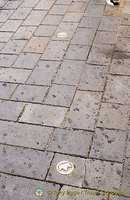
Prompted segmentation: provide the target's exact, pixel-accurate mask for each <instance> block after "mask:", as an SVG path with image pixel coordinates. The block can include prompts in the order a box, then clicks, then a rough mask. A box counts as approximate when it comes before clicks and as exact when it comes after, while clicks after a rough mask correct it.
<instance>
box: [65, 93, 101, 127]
mask: <svg viewBox="0 0 130 200" xmlns="http://www.w3.org/2000/svg"><path fill="white" fill-rule="evenodd" d="M99 102H100V93H97V92H88V91H77V93H76V95H75V98H74V100H73V103H72V105H71V107H70V112H69V114H68V116H67V119H66V121H65V123H64V127H71V128H78V129H86V130H94V126H95V120H96V115H97V112H98V108H99Z"/></svg>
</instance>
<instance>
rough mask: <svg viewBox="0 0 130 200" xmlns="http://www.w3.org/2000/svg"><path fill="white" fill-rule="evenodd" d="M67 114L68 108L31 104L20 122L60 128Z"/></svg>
mask: <svg viewBox="0 0 130 200" xmlns="http://www.w3.org/2000/svg"><path fill="white" fill-rule="evenodd" d="M66 112H67V108H61V107H56V106H47V105H37V104H29V105H28V106H27V107H26V109H25V111H24V113H23V115H22V117H21V119H20V122H28V123H32V124H41V125H46V126H55V127H60V125H61V123H62V122H63V120H64V117H65V114H66Z"/></svg>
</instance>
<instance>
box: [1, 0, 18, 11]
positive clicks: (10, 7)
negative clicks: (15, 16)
mask: <svg viewBox="0 0 130 200" xmlns="http://www.w3.org/2000/svg"><path fill="white" fill-rule="evenodd" d="M21 3H22V2H20V1H12V2H10V1H7V3H6V4H5V5H4V6H3V8H2V9H6V10H15V9H17V8H18V6H20V4H21Z"/></svg>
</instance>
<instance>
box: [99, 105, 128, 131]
mask: <svg viewBox="0 0 130 200" xmlns="http://www.w3.org/2000/svg"><path fill="white" fill-rule="evenodd" d="M97 126H98V127H103V128H109V129H120V130H124V131H127V130H128V107H127V106H126V105H118V104H110V103H102V106H101V110H100V114H99V119H98V123H97Z"/></svg>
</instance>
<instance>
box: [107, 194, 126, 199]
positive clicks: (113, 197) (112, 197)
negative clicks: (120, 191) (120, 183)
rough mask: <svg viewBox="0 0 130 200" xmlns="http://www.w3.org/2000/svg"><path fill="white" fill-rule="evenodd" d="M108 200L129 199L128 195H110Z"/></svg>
mask: <svg viewBox="0 0 130 200" xmlns="http://www.w3.org/2000/svg"><path fill="white" fill-rule="evenodd" d="M110 200H129V197H128V198H127V197H123V196H115V195H110Z"/></svg>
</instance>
